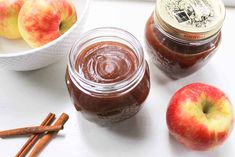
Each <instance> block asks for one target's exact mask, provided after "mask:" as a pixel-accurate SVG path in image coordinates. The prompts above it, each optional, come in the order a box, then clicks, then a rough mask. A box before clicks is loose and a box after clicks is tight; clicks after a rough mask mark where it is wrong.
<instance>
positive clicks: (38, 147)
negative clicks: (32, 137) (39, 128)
mask: <svg viewBox="0 0 235 157" xmlns="http://www.w3.org/2000/svg"><path fill="white" fill-rule="evenodd" d="M68 119H69V116H68V115H67V114H65V113H63V114H62V115H61V116H60V117H59V119H58V120H57V121H56V122H55V124H54V125H53V126H56V125H64V124H65V123H66V122H67V120H68ZM57 133H58V131H55V132H49V133H47V134H45V135H44V136H43V137H42V138H41V139H40V140H39V142H38V143H37V144H36V145H35V147H34V149H33V150H32V152H31V153H30V155H29V157H35V156H37V155H38V154H39V153H40V151H41V150H42V149H43V148H44V147H45V146H46V145H47V144H48V143H49V142H50V140H51V139H52V138H53V137H54V136H55V135H56V134H57Z"/></svg>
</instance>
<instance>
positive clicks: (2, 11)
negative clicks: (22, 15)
mask: <svg viewBox="0 0 235 157" xmlns="http://www.w3.org/2000/svg"><path fill="white" fill-rule="evenodd" d="M25 1H26V0H0V36H3V37H5V38H8V39H17V38H20V37H21V36H20V33H19V30H18V14H19V12H20V9H21V7H22V6H23V4H24V2H25Z"/></svg>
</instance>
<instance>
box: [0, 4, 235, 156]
mask: <svg viewBox="0 0 235 157" xmlns="http://www.w3.org/2000/svg"><path fill="white" fill-rule="evenodd" d="M153 8H154V3H153V2H143V1H141V0H139V1H134V0H132V1H124V0H116V1H115V0H99V1H98V0H96V1H93V2H92V3H91V6H90V10H89V15H88V21H87V26H86V30H89V29H91V28H95V27H100V26H115V27H121V28H124V29H126V30H128V31H129V32H131V33H133V34H134V35H135V36H136V37H137V38H138V39H139V40H140V41H141V42H142V43H143V41H144V39H143V32H144V26H145V22H146V20H147V18H148V17H149V16H150V14H151V12H152V10H153ZM234 19H235V9H231V8H230V9H227V16H226V20H225V23H224V26H223V41H222V44H221V47H220V49H219V51H218V52H217V54H216V55H215V56H214V57H213V58H212V60H211V61H210V63H209V64H207V65H206V66H205V67H204V68H202V69H201V70H200V71H198V72H196V73H195V74H193V75H191V76H189V77H187V78H184V79H180V80H177V81H173V80H171V79H169V78H167V77H166V76H165V75H164V74H162V73H161V72H160V71H159V70H158V69H157V68H155V67H154V66H153V65H152V64H150V69H151V92H150V95H149V98H148V100H147V102H146V105H145V107H144V108H143V109H142V110H141V111H140V112H139V113H138V114H137V115H136V116H134V117H133V118H131V119H129V120H126V121H124V122H121V123H118V124H115V125H113V126H111V127H108V128H107V127H99V126H97V125H95V124H93V123H90V122H89V121H87V120H85V119H84V118H83V117H82V115H81V114H80V113H78V112H76V110H75V108H74V107H73V105H72V103H71V101H70V99H69V96H68V93H67V89H66V86H65V81H64V73H65V68H66V62H67V60H66V58H64V59H62V60H61V61H60V62H58V63H56V64H54V65H52V66H49V67H47V68H44V69H41V70H37V71H31V72H12V71H0V130H5V129H10V128H16V127H22V126H32V125H38V124H40V123H41V121H42V120H43V119H44V117H45V116H46V115H47V114H48V113H49V112H54V113H56V114H57V115H58V116H59V115H60V114H61V113H62V112H66V113H68V114H69V115H70V120H69V121H68V122H67V124H66V125H65V128H64V130H63V131H61V132H60V133H59V135H58V136H57V137H56V138H55V139H54V140H53V141H52V142H50V144H49V145H48V146H47V147H46V148H45V149H44V150H43V152H42V153H41V154H40V156H42V157H43V156H44V157H48V156H50V157H51V156H60V157H63V156H69V157H157V156H161V157H199V156H200V157H234V155H235V149H234V146H235V131H233V132H232V134H231V136H230V137H229V138H228V140H227V141H226V142H225V144H224V145H222V146H221V147H219V148H217V149H216V150H214V151H212V152H196V151H191V150H189V149H186V148H185V147H184V146H182V145H181V144H179V143H177V142H176V141H175V140H174V139H173V138H171V137H170V136H169V135H168V130H167V126H166V122H165V113H166V108H167V105H168V101H169V99H170V97H171V96H172V94H173V93H174V92H175V91H176V90H177V89H179V88H181V87H182V86H184V85H186V84H189V83H192V82H204V83H209V84H212V85H214V86H217V87H219V88H220V89H222V90H223V91H224V92H225V93H227V95H228V96H229V97H230V99H231V101H232V102H234V104H235V73H234V70H233V69H234V67H235V59H234V58H235V53H234V45H235V39H234V35H235V20H234ZM143 45H144V44H143ZM26 140H27V138H14V139H4V140H3V139H0V156H1V157H11V156H14V155H15V154H16V152H17V151H18V150H19V149H20V148H21V146H22V145H23V144H24V143H25V141H26Z"/></svg>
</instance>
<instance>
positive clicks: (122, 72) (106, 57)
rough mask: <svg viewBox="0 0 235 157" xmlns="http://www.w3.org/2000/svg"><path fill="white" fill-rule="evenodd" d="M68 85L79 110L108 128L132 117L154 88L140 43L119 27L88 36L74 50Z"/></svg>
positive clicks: (96, 31) (67, 74)
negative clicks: (151, 84)
mask: <svg viewBox="0 0 235 157" xmlns="http://www.w3.org/2000/svg"><path fill="white" fill-rule="evenodd" d="M66 84H67V87H68V91H69V93H70V96H71V99H72V100H73V103H74V105H75V107H76V109H77V110H78V111H81V112H82V113H83V115H84V116H85V117H86V118H87V119H88V120H90V121H93V122H96V123H98V124H101V125H106V124H110V123H114V122H118V121H121V120H124V119H127V118H130V117H131V116H133V115H135V114H136V113H137V112H138V111H139V110H140V109H141V108H142V105H143V103H144V101H145V100H146V98H147V96H148V94H149V89H150V76H149V68H148V65H147V62H146V61H145V59H144V53H143V49H142V47H141V45H140V43H139V41H138V40H137V39H136V38H135V37H134V36H133V35H131V34H130V33H128V32H126V31H124V30H121V29H118V28H97V29H94V30H91V31H89V32H87V33H85V34H84V35H82V36H81V37H80V39H79V40H78V41H77V42H76V43H75V44H74V46H73V47H72V49H71V52H70V55H69V63H68V68H67V72H66Z"/></svg>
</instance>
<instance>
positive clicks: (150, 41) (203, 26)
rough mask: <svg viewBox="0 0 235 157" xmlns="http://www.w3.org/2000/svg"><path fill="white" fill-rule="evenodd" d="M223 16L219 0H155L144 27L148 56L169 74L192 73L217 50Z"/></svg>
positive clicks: (179, 76)
mask: <svg viewBox="0 0 235 157" xmlns="http://www.w3.org/2000/svg"><path fill="white" fill-rule="evenodd" d="M224 17H225V8H224V5H223V3H222V2H221V1H220V0H157V2H156V7H155V10H154V12H153V14H152V15H151V16H150V18H149V19H148V21H147V23H146V28H145V37H146V45H147V46H146V47H147V49H148V52H149V54H150V56H151V57H150V58H151V59H152V61H153V63H154V64H155V65H156V66H157V67H158V68H159V69H161V70H162V71H163V72H165V73H166V74H167V75H168V76H170V77H172V78H175V79H178V78H181V77H185V76H187V75H189V74H192V73H193V72H195V71H197V70H198V69H200V68H201V67H203V66H204V65H205V64H206V63H207V62H208V61H209V59H210V58H211V57H212V56H213V54H214V53H215V52H216V50H217V48H218V46H219V44H220V41H221V31H220V30H221V27H222V24H223V21H224Z"/></svg>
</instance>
